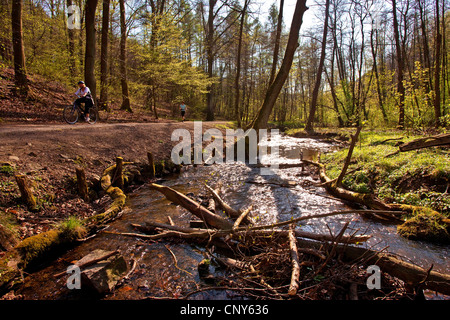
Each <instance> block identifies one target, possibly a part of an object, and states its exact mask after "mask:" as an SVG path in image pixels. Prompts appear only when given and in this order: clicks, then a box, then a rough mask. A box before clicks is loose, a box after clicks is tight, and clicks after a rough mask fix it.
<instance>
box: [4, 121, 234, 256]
mask: <svg viewBox="0 0 450 320" xmlns="http://www.w3.org/2000/svg"><path fill="white" fill-rule="evenodd" d="M225 124H226V122H205V123H203V130H206V129H209V128H213V127H216V126H217V125H222V126H223V125H225ZM178 128H184V129H187V130H189V131H191V134H192V133H193V131H194V123H193V122H184V123H181V122H167V123H115V124H109V123H98V124H95V125H88V124H84V123H82V124H76V125H67V124H48V125H45V124H38V125H36V124H34V125H22V124H8V125H1V126H0V213H1V212H6V213H8V214H10V215H12V216H13V218H15V220H16V222H17V223H18V225H19V227H18V234H19V237H20V238H24V237H26V236H30V235H33V234H36V233H39V232H42V231H45V230H46V229H48V228H50V227H51V226H52V223H54V222H55V221H59V220H60V219H63V218H66V217H68V216H69V215H77V216H80V217H84V216H87V215H91V214H94V213H95V212H96V211H99V210H102V208H103V207H104V205H105V204H106V203H103V202H102V201H96V202H94V203H84V202H83V201H82V200H80V199H79V197H78V196H77V195H76V192H75V190H74V188H72V190H71V189H70V186H71V183H72V184H73V179H74V176H75V167H76V166H83V167H85V169H86V175H87V179H88V180H92V179H94V178H98V177H99V176H100V174H101V172H102V171H103V170H104V169H105V168H106V167H108V166H109V165H111V164H112V163H114V161H115V158H116V157H117V156H121V157H123V158H124V160H125V161H133V162H141V163H143V162H146V161H147V152H149V151H150V152H152V153H153V155H154V157H155V159H157V160H161V159H168V158H169V157H170V152H171V150H172V147H173V146H174V145H175V144H176V143H177V142H172V141H171V134H172V131H173V130H175V129H178ZM17 173H21V174H26V175H27V176H28V178H29V180H30V181H31V183H32V187H33V189H34V190H35V193H36V196H37V197H38V199H40V200H41V202H42V209H41V211H40V212H38V213H30V212H28V211H27V209H26V208H25V207H24V206H23V205H21V203H20V198H19V192H18V188H17V186H16V183H15V180H14V175H15V174H17ZM105 201H106V200H105ZM0 216H1V215H0ZM0 218H1V217H0ZM0 223H2V221H1V220H0ZM0 251H1V247H0ZM0 253H1V252H0Z"/></svg>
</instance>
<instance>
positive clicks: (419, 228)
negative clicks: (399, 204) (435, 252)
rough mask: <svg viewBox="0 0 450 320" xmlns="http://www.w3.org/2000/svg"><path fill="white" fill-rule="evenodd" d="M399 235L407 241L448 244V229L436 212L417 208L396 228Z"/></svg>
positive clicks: (449, 239)
mask: <svg viewBox="0 0 450 320" xmlns="http://www.w3.org/2000/svg"><path fill="white" fill-rule="evenodd" d="M397 231H398V233H399V234H400V235H402V236H403V237H405V238H408V239H414V240H427V241H435V242H441V243H450V234H449V230H448V227H447V225H446V224H445V223H442V215H441V214H439V213H438V212H436V211H433V210H430V209H427V208H422V207H417V208H415V209H414V211H413V214H412V217H411V218H409V219H408V220H406V222H405V223H403V224H402V225H400V226H398V227H397Z"/></svg>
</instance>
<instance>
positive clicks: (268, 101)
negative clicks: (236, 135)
mask: <svg viewBox="0 0 450 320" xmlns="http://www.w3.org/2000/svg"><path fill="white" fill-rule="evenodd" d="M306 10H308V8H307V7H306V0H297V4H296V6H295V11H294V16H293V18H292V24H291V30H290V32H289V38H288V43H287V46H286V51H285V54H284V58H283V63H282V64H281V67H280V71H279V72H278V74H277V76H276V78H275V80H274V81H273V83H272V84H271V85H270V86H269V89H268V90H267V93H266V96H265V98H264V102H263V105H262V107H261V109H260V110H259V112H258V115H257V117H256V119H255V120H254V122H253V124H252V127H253V128H254V129H256V130H258V129H265V128H267V122H268V121H269V117H270V114H271V113H272V109H273V106H274V105H275V102H276V101H277V98H278V95H279V94H280V91H281V89H282V87H283V85H284V83H285V81H286V79H287V77H288V75H289V71H290V70H291V66H292V61H293V59H294V54H295V51H296V50H297V47H298V37H299V33H300V27H301V25H302V22H303V14H304V13H305V11H306Z"/></svg>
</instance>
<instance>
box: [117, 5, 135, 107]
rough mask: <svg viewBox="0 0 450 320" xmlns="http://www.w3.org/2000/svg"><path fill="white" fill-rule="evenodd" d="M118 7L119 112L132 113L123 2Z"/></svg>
mask: <svg viewBox="0 0 450 320" xmlns="http://www.w3.org/2000/svg"><path fill="white" fill-rule="evenodd" d="M119 5H120V59H119V60H120V84H121V86H122V106H121V107H120V109H121V110H126V111H128V112H133V110H131V106H130V97H129V96H128V80H127V60H126V59H127V26H126V22H125V0H120V1H119Z"/></svg>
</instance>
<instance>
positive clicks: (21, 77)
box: [11, 0, 28, 96]
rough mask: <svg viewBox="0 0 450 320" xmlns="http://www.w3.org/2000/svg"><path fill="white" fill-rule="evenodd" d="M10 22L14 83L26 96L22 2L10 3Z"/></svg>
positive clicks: (14, 1)
mask: <svg viewBox="0 0 450 320" xmlns="http://www.w3.org/2000/svg"><path fill="white" fill-rule="evenodd" d="M11 21H12V40H13V52H14V81H15V84H16V86H17V87H18V88H19V93H20V94H21V95H24V96H26V95H27V94H28V83H27V72H26V69H25V52H24V47H23V32H22V0H13V1H12V10H11Z"/></svg>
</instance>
